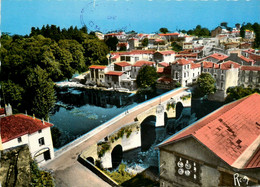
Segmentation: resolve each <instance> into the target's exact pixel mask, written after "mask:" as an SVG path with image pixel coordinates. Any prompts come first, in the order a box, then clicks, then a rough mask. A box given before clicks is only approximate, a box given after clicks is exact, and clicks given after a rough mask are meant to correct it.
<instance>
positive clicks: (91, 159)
mask: <svg viewBox="0 0 260 187" xmlns="http://www.w3.org/2000/svg"><path fill="white" fill-rule="evenodd" d="M86 160H87V161H89V162H90V163H91V164H93V165H94V164H95V160H94V158H93V157H91V156H90V157H88V158H86Z"/></svg>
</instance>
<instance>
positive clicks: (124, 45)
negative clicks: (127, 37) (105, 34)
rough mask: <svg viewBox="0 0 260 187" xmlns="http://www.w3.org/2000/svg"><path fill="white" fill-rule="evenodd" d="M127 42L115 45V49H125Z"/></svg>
mask: <svg viewBox="0 0 260 187" xmlns="http://www.w3.org/2000/svg"><path fill="white" fill-rule="evenodd" d="M127 44H128V43H127V42H121V43H118V44H117V47H127Z"/></svg>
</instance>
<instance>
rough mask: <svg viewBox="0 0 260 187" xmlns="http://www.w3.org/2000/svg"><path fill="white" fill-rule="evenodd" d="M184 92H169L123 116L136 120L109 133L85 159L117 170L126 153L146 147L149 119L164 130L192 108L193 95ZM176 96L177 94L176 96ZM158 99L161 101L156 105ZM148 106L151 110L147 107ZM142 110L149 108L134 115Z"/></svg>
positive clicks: (122, 123) (93, 147)
mask: <svg viewBox="0 0 260 187" xmlns="http://www.w3.org/2000/svg"><path fill="white" fill-rule="evenodd" d="M180 90H182V91H181V92H179V90H174V91H171V92H168V93H166V94H163V95H161V96H158V97H156V98H154V99H151V100H149V101H147V102H144V103H141V104H140V105H138V106H135V107H133V108H132V109H129V110H127V111H125V112H124V113H123V114H120V115H122V116H123V117H129V116H132V118H131V119H130V120H128V121H125V122H123V121H122V122H121V127H120V128H119V129H116V130H115V131H114V132H112V133H111V134H107V136H106V137H104V138H103V139H101V140H100V141H99V142H97V143H96V144H94V145H92V146H91V147H89V148H88V149H86V150H85V151H83V152H82V154H81V157H82V158H83V159H86V160H88V161H90V162H92V163H93V164H97V162H99V163H98V164H101V165H102V167H103V168H114V167H116V166H117V165H118V164H120V163H121V159H122V153H123V152H124V151H128V150H131V149H134V148H137V147H140V146H141V145H142V141H143V138H142V135H143V133H146V132H144V131H142V124H143V122H144V121H145V120H146V119H147V118H149V117H151V116H153V117H154V118H155V119H156V123H155V127H162V126H164V125H165V123H166V120H167V119H168V118H176V117H177V118H178V117H179V116H180V114H181V111H182V108H183V107H190V106H191V93H190V92H188V91H186V90H185V89H180ZM173 93H175V94H174V95H172V94H173ZM170 95H172V97H169V98H168V97H167V96H170ZM166 97H167V99H166ZM154 100H156V101H157V102H155V103H154ZM158 101H159V102H158ZM147 106H149V107H148V108H147ZM141 107H145V108H147V109H146V110H144V111H143V112H140V113H138V114H137V115H132V114H133V112H134V111H136V110H138V109H139V108H141ZM120 115H119V116H120ZM119 122H120V120H119ZM120 155H121V156H120Z"/></svg>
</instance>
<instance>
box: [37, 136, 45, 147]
mask: <svg viewBox="0 0 260 187" xmlns="http://www.w3.org/2000/svg"><path fill="white" fill-rule="evenodd" d="M38 142H39V145H40V146H42V145H44V144H45V143H44V138H43V137H41V138H39V140H38Z"/></svg>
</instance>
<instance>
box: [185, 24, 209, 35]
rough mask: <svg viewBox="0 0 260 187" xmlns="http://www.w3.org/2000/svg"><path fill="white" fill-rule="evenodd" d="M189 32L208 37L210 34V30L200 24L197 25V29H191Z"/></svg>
mask: <svg viewBox="0 0 260 187" xmlns="http://www.w3.org/2000/svg"><path fill="white" fill-rule="evenodd" d="M187 34H189V35H194V36H204V37H207V36H210V31H209V29H207V28H202V27H201V26H200V25H197V26H196V28H195V29H193V30H189V31H188V32H187Z"/></svg>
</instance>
